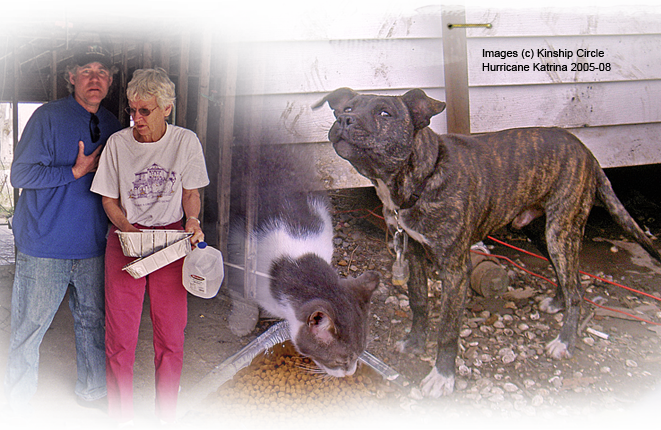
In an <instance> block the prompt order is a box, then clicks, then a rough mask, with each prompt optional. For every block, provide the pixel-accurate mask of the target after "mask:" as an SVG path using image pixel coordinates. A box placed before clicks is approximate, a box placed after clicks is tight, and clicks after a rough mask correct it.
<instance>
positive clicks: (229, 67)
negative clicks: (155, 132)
mask: <svg viewBox="0 0 661 430" xmlns="http://www.w3.org/2000/svg"><path fill="white" fill-rule="evenodd" d="M224 53H225V54H224V58H223V63H224V67H223V75H222V79H221V85H220V91H219V92H220V136H219V142H218V144H219V146H220V150H219V154H218V165H219V166H220V167H219V169H218V177H217V182H216V184H217V185H216V186H217V193H218V196H217V198H218V226H217V230H218V243H219V246H220V250H221V252H222V253H223V255H227V241H228V237H229V224H230V182H231V180H232V142H234V109H235V107H236V79H237V76H238V72H237V68H238V52H237V47H236V44H235V43H233V42H229V43H227V44H226V45H225V50H224Z"/></svg>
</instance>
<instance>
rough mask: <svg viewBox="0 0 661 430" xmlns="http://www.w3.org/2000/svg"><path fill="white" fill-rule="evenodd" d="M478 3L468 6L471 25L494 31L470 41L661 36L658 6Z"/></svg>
mask: <svg viewBox="0 0 661 430" xmlns="http://www.w3.org/2000/svg"><path fill="white" fill-rule="evenodd" d="M474 3H475V2H474V1H473V2H471V1H470V0H469V1H467V2H466V5H467V7H466V20H467V22H476V23H478V22H479V23H491V24H492V28H490V29H469V30H467V35H468V37H469V38H470V37H514V36H572V35H625V34H654V33H661V7H659V6H658V5H635V4H634V5H624V4H621V5H604V6H585V5H583V6H582V5H581V4H580V2H579V4H577V5H576V7H571V8H569V7H520V8H508V7H493V8H492V7H486V8H485V7H483V6H478V5H475V4H474Z"/></svg>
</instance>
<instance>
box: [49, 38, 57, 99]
mask: <svg viewBox="0 0 661 430" xmlns="http://www.w3.org/2000/svg"><path fill="white" fill-rule="evenodd" d="M53 45H55V44H53ZM50 79H51V93H50V100H55V99H57V49H56V48H55V46H53V49H52V50H51V66H50Z"/></svg>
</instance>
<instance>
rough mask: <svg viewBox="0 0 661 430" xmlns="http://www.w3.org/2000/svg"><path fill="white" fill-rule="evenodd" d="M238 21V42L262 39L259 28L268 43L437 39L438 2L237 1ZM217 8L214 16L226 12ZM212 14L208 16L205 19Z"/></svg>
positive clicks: (359, 0) (438, 32) (397, 0)
mask: <svg viewBox="0 0 661 430" xmlns="http://www.w3.org/2000/svg"><path fill="white" fill-rule="evenodd" d="M234 7H235V8H236V10H238V11H239V12H240V14H241V15H242V16H243V17H246V19H245V20H243V22H242V26H243V27H244V30H245V31H244V32H243V33H242V41H243V42H254V41H262V40H263V39H259V36H258V34H259V30H260V29H262V30H266V31H267V33H266V35H265V37H267V38H268V40H272V41H294V40H357V39H364V40H374V39H400V38H403V39H410V38H439V37H440V36H441V25H440V24H441V14H440V2H439V1H438V0H423V1H410V0H389V1H374V0H353V1H346V0H325V1H323V2H322V1H318V0H298V1H296V2H293V3H288V4H287V7H283V6H282V4H281V3H277V2H266V1H263V0H241V1H238V2H236V5H235V6H232V8H234ZM232 10H233V9H223V8H219V10H218V11H216V13H217V14H219V15H222V14H224V13H228V14H229V13H232V12H231V11H232ZM210 16H214V15H210Z"/></svg>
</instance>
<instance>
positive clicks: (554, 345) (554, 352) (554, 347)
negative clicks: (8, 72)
mask: <svg viewBox="0 0 661 430" xmlns="http://www.w3.org/2000/svg"><path fill="white" fill-rule="evenodd" d="M546 353H547V354H548V355H549V356H550V357H551V358H553V359H555V360H562V359H563V358H571V353H570V352H569V348H568V347H567V344H566V343H565V342H563V341H561V340H560V336H558V337H556V338H555V339H553V340H552V341H551V342H549V344H548V345H546Z"/></svg>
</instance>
